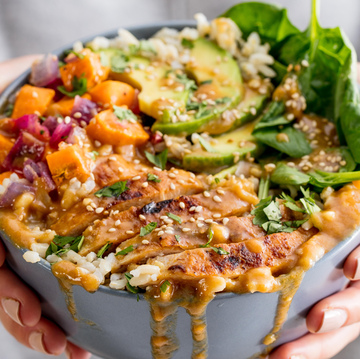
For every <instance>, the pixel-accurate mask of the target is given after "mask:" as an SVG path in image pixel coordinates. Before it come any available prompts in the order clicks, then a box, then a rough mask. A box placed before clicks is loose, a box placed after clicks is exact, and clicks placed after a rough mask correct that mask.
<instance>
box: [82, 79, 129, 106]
mask: <svg viewBox="0 0 360 359" xmlns="http://www.w3.org/2000/svg"><path fill="white" fill-rule="evenodd" d="M89 93H90V95H91V98H92V100H93V101H94V102H101V103H102V104H103V105H105V104H108V105H116V106H121V105H126V106H127V107H130V106H132V104H133V102H134V97H135V90H134V88H133V87H131V86H130V85H128V84H126V83H124V82H120V81H111V80H108V81H104V82H102V83H101V84H98V85H96V86H95V87H94V88H93V89H91V90H90V91H89Z"/></svg>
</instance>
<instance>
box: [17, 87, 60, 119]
mask: <svg viewBox="0 0 360 359" xmlns="http://www.w3.org/2000/svg"><path fill="white" fill-rule="evenodd" d="M54 96H55V91H54V90H52V89H47V88H41V87H35V86H31V85H24V86H23V87H22V88H21V89H20V91H19V93H18V95H17V96H16V101H15V105H14V110H13V113H12V115H11V118H19V117H21V116H24V115H32V114H34V113H35V114H37V115H39V116H42V115H43V114H44V113H45V111H46V109H47V108H48V106H49V105H50V103H51V101H52V99H53V98H54Z"/></svg>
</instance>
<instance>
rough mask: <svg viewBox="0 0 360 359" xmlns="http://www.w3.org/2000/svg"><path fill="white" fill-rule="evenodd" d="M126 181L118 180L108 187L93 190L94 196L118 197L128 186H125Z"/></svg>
mask: <svg viewBox="0 0 360 359" xmlns="http://www.w3.org/2000/svg"><path fill="white" fill-rule="evenodd" d="M126 184H127V182H126V181H119V182H116V183H114V184H113V185H111V186H109V187H104V188H102V189H99V190H98V191H97V192H95V193H94V194H95V196H96V197H99V198H100V197H119V196H120V195H121V194H122V193H123V192H125V191H127V190H128V189H129V188H128V187H126Z"/></svg>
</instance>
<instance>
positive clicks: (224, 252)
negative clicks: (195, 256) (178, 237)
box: [200, 228, 229, 255]
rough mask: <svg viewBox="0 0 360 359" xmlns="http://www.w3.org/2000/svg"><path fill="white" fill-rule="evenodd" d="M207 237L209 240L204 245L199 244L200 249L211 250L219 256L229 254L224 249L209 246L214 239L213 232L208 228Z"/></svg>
mask: <svg viewBox="0 0 360 359" xmlns="http://www.w3.org/2000/svg"><path fill="white" fill-rule="evenodd" d="M207 236H208V238H209V240H208V241H207V242H206V244H201V245H200V248H211V249H212V250H213V251H214V252H215V253H217V254H221V255H227V254H229V252H227V251H226V250H225V249H224V248H221V247H213V246H211V245H210V243H211V241H212V240H213V238H214V231H213V230H212V229H211V228H209V230H208V234H207Z"/></svg>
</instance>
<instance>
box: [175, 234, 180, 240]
mask: <svg viewBox="0 0 360 359" xmlns="http://www.w3.org/2000/svg"><path fill="white" fill-rule="evenodd" d="M175 239H176V241H177V242H180V236H179V235H178V234H175Z"/></svg>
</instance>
